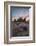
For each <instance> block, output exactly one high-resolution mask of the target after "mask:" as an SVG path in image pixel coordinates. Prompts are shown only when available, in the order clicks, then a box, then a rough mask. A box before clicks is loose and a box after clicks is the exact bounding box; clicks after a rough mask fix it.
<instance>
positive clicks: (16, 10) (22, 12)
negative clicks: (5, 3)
mask: <svg viewBox="0 0 36 46" xmlns="http://www.w3.org/2000/svg"><path fill="white" fill-rule="evenodd" d="M10 13H11V16H12V17H13V19H14V17H16V19H17V18H18V17H22V16H23V17H24V16H28V15H29V8H25V7H11V10H10Z"/></svg>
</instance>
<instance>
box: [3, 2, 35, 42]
mask: <svg viewBox="0 0 36 46" xmlns="http://www.w3.org/2000/svg"><path fill="white" fill-rule="evenodd" d="M4 4H5V5H4V7H5V8H4V9H5V10H4V11H5V14H4V15H5V16H4V18H5V20H4V21H5V23H4V26H5V27H4V28H5V29H4V30H5V31H4V34H5V35H4V36H5V37H4V40H5V43H33V42H35V36H34V34H35V24H34V23H35V20H34V18H35V3H26V2H23V3H22V2H5V3H4Z"/></svg>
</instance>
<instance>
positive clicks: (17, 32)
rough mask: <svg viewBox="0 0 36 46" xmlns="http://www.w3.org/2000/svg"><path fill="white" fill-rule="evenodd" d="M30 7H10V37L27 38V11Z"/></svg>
mask: <svg viewBox="0 0 36 46" xmlns="http://www.w3.org/2000/svg"><path fill="white" fill-rule="evenodd" d="M30 8H31V7H19V6H18V7H17V6H11V7H10V16H11V17H12V20H11V21H12V24H11V25H12V30H11V36H12V37H18V36H21V37H22V36H29V20H30V19H29V9H30ZM12 32H13V33H12Z"/></svg>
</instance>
